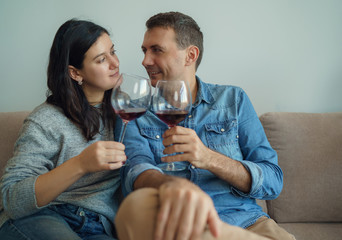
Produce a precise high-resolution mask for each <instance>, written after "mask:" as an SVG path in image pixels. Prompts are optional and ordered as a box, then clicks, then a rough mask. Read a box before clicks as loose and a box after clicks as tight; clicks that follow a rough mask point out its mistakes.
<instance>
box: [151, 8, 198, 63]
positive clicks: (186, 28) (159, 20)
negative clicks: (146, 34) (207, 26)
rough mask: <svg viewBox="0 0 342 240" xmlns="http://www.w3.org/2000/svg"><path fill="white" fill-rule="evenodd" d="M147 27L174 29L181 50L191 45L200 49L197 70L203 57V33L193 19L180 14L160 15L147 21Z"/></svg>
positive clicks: (168, 13)
mask: <svg viewBox="0 0 342 240" xmlns="http://www.w3.org/2000/svg"><path fill="white" fill-rule="evenodd" d="M146 27H147V29H148V30H150V29H152V28H154V27H163V28H172V29H173V30H174V31H175V34H176V43H177V46H178V47H179V48H180V49H185V48H187V47H189V46H190V45H194V46H196V47H198V49H199V55H198V58H197V61H196V70H197V68H198V66H199V64H200V63H201V60H202V55H203V33H202V32H201V30H200V27H199V26H198V25H197V23H196V22H195V20H194V19H193V18H191V17H190V16H187V15H185V14H183V13H180V12H166V13H158V14H156V15H154V16H152V17H151V18H150V19H148V20H147V22H146Z"/></svg>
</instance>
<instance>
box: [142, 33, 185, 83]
mask: <svg viewBox="0 0 342 240" xmlns="http://www.w3.org/2000/svg"><path fill="white" fill-rule="evenodd" d="M141 48H142V51H143V52H144V54H145V57H144V60H143V62H142V64H143V66H144V67H145V68H146V71H147V73H148V75H149V77H150V79H151V83H152V86H155V85H156V84H157V81H158V80H186V79H185V69H186V67H185V63H186V52H187V51H186V49H184V50H182V49H179V48H178V46H177V43H176V36H175V32H174V30H173V29H172V28H161V27H155V28H152V29H150V30H147V31H146V33H145V36H144V41H143V44H142V46H141Z"/></svg>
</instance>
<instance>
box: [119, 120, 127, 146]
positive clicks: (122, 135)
mask: <svg viewBox="0 0 342 240" xmlns="http://www.w3.org/2000/svg"><path fill="white" fill-rule="evenodd" d="M127 124H128V122H124V128H123V130H122V133H121V137H120V143H122V142H123V140H124V136H125V133H126V128H127Z"/></svg>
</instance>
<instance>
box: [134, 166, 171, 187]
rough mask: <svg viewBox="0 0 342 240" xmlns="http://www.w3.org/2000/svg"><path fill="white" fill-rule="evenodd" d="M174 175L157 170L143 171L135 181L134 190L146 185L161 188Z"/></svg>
mask: <svg viewBox="0 0 342 240" xmlns="http://www.w3.org/2000/svg"><path fill="white" fill-rule="evenodd" d="M172 179H174V177H172V176H169V175H165V174H162V173H160V172H159V171H156V170H147V171H145V172H143V173H141V174H140V175H139V176H138V177H137V179H136V180H135V182H134V190H136V189H139V188H144V187H152V188H159V187H160V185H162V184H163V183H165V182H168V181H171V180H172Z"/></svg>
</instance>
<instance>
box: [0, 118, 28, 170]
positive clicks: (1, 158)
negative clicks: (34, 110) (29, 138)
mask: <svg viewBox="0 0 342 240" xmlns="http://www.w3.org/2000/svg"><path fill="white" fill-rule="evenodd" d="M28 114H29V112H0V133H1V134H0V176H2V173H3V168H4V167H5V165H6V163H7V161H8V159H9V158H11V157H12V155H13V146H14V143H15V141H16V140H17V138H18V134H19V130H20V128H21V126H22V124H23V122H24V119H25V118H26V117H27V115H28Z"/></svg>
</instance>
